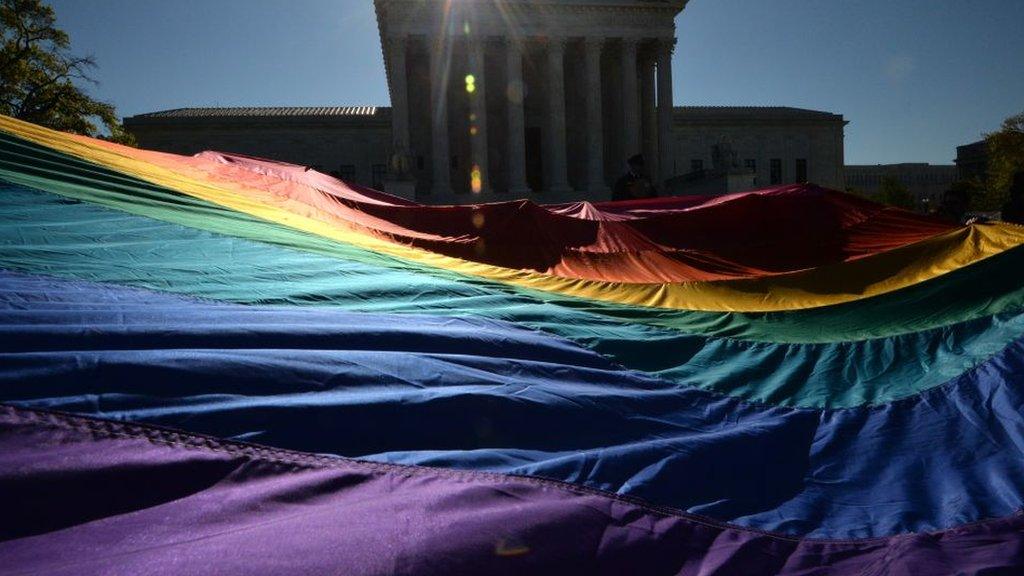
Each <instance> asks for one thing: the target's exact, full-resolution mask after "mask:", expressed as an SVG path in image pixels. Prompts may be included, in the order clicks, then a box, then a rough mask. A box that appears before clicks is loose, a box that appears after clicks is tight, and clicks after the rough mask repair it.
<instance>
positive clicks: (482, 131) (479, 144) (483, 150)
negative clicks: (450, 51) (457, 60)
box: [466, 38, 491, 194]
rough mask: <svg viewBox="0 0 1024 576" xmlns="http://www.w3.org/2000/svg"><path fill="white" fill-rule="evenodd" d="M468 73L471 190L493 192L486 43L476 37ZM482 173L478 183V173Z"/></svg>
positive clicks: (470, 55)
mask: <svg viewBox="0 0 1024 576" xmlns="http://www.w3.org/2000/svg"><path fill="white" fill-rule="evenodd" d="M468 48H469V73H470V74H472V75H473V84H472V85H473V91H472V92H469V89H470V88H469V83H468V81H467V86H466V90H467V95H468V96H469V113H470V122H469V125H470V129H469V138H470V144H471V150H472V154H473V159H472V164H471V167H470V178H471V182H470V190H472V191H473V192H474V193H479V194H489V193H490V192H491V185H490V170H489V169H488V165H487V92H486V84H485V80H484V42H483V40H482V39H481V38H473V39H472V40H470V42H469V46H468ZM477 171H479V177H480V179H479V182H477V181H476V180H477V178H476V173H477Z"/></svg>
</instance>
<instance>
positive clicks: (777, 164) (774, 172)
mask: <svg viewBox="0 0 1024 576" xmlns="http://www.w3.org/2000/svg"><path fill="white" fill-rule="evenodd" d="M769 178H770V183H771V184H782V159H781V158H772V161H771V173H770V174H769Z"/></svg>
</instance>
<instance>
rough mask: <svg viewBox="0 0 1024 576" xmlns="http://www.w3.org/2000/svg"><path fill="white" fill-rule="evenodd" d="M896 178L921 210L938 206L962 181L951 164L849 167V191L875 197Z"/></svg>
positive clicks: (847, 174)
mask: <svg viewBox="0 0 1024 576" xmlns="http://www.w3.org/2000/svg"><path fill="white" fill-rule="evenodd" d="M886 178H894V179H896V180H897V181H898V182H899V183H900V184H903V185H904V186H906V188H907V190H908V191H909V192H910V194H911V195H912V196H913V197H914V205H915V206H916V207H917V208H918V209H920V210H927V209H928V208H930V207H933V206H938V205H939V203H940V202H941V201H942V194H943V193H944V192H945V191H946V190H948V189H949V187H950V186H952V185H953V183H954V182H956V181H957V180H959V179H960V176H959V172H958V170H957V167H956V166H954V165H952V164H950V165H945V164H924V163H908V164H868V165H848V166H846V187H847V188H848V189H852V190H853V191H855V192H859V193H862V194H866V195H868V196H875V195H877V194H878V193H879V191H880V190H881V186H882V181H883V180H884V179H886Z"/></svg>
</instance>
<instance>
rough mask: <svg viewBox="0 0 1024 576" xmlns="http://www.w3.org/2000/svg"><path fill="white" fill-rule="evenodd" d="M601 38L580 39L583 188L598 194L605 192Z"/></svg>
mask: <svg viewBox="0 0 1024 576" xmlns="http://www.w3.org/2000/svg"><path fill="white" fill-rule="evenodd" d="M602 44H604V39H603V38H587V39H586V40H584V43H583V47H584V51H585V54H584V58H585V60H586V61H585V63H584V65H585V68H586V70H585V71H586V77H587V191H588V192H590V194H591V196H595V197H596V196H601V198H600V199H601V200H604V195H605V193H606V192H607V191H608V186H607V184H605V181H604V129H603V127H602V125H601V120H602V108H601V46H602Z"/></svg>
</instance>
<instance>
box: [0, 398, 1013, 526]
mask: <svg viewBox="0 0 1024 576" xmlns="http://www.w3.org/2000/svg"><path fill="white" fill-rule="evenodd" d="M0 410H2V412H5V413H6V415H8V416H13V417H14V418H15V419H17V420H18V421H30V422H32V423H34V424H42V425H47V426H49V427H50V428H52V429H71V430H77V431H80V432H88V433H90V434H92V435H94V436H95V437H98V438H103V437H108V438H122V439H127V440H145V441H148V442H150V443H153V444H159V445H164V446H168V447H172V448H182V449H186V450H208V451H211V452H221V453H225V454H228V455H231V456H242V457H246V458H249V459H250V460H257V461H263V462H268V463H275V464H286V465H289V466H293V467H294V466H301V467H304V468H310V469H323V468H347V469H350V470H353V471H359V469H360V468H363V469H366V470H369V471H374V472H381V473H386V474H390V475H398V476H403V477H406V478H412V477H417V476H424V475H426V476H431V475H436V476H442V477H446V478H453V479H458V480H474V479H484V480H494V481H501V480H509V479H512V480H515V481H521V482H524V483H527V484H532V485H535V486H539V487H543V488H552V489H556V490H560V491H565V492H570V493H575V494H580V495H592V496H599V497H602V498H605V499H609V500H614V501H617V502H621V503H624V504H629V505H631V506H636V507H638V508H641V509H643V510H645V511H647V512H650V513H652V514H657V515H660V516H664V517H674V518H679V519H681V520H684V521H688V522H693V523H695V524H700V525H703V526H706V527H709V528H716V529H719V530H723V531H725V530H728V531H735V532H743V533H748V534H757V535H761V536H764V537H767V538H770V539H773V540H780V541H786V542H797V543H804V544H807V545H819V544H820V545H828V544H869V543H873V542H888V541H892V540H894V539H899V538H907V537H919V536H922V535H932V536H941V535H944V534H948V533H953V532H964V531H969V530H971V529H973V528H982V527H988V526H989V525H991V524H999V523H1008V524H1009V523H1013V522H1015V521H1018V520H1021V519H1024V507H1022V508H1018V509H1017V511H1015V512H1014V513H1013V514H1010V515H1007V516H1003V517H998V518H984V519H980V520H976V521H973V522H968V523H966V524H961V525H958V526H954V527H951V528H948V529H945V530H938V531H932V532H913V533H905V534H894V535H891V536H878V537H873V538H859V539H858V538H848V539H828V538H800V537H796V536H788V535H785V534H777V533H773V532H768V531H765V530H758V529H756V528H748V527H745V526H738V525H734V524H730V523H728V522H721V521H718V520H715V519H713V518H709V517H706V516H700V515H697V514H692V513H688V512H683V511H681V510H678V509H676V508H672V507H668V506H658V505H654V504H651V503H649V502H647V501H644V500H641V499H638V498H634V497H630V496H624V495H621V494H615V493H613V492H606V491H604V490H599V489H596V488H591V487H588V486H581V485H578V484H572V483H569V482H562V481H559V480H554V479H550V478H540V477H536V476H523V475H518V474H498V473H493V472H479V471H465V470H453V469H449V468H433V467H426V466H415V465H409V464H390V463H389V464H383V463H380V462H371V461H367V460H359V459H355V458H345V457H342V456H322V455H319V454H312V453H308V452H299V451H295V450H285V449H281V448H272V447H267V446H261V445H258V444H250V443H247V442H240V441H237V440H223V439H219V438H215V437H213V436H207V435H204V434H198V433H194V432H182V431H178V430H175V429H172V428H165V427H162V426H157V425H153V424H138V423H126V422H119V421H114V420H108V419H104V418H97V417H93V416H83V415H78V414H70V413H67V412H61V411H57V410H49V409H40V408H31V409H28V408H21V407H17V406H13V405H10V404H6V403H0ZM190 440H191V441H190Z"/></svg>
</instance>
